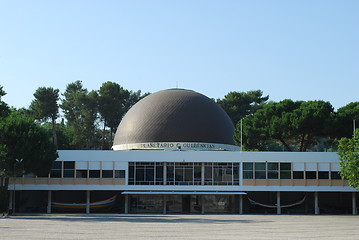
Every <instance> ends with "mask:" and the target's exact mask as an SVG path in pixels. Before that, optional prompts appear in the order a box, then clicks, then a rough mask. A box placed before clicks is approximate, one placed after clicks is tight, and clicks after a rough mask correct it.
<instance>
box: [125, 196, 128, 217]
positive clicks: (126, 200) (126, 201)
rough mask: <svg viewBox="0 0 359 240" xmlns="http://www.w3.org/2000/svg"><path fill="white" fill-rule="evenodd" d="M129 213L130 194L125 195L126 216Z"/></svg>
mask: <svg viewBox="0 0 359 240" xmlns="http://www.w3.org/2000/svg"><path fill="white" fill-rule="evenodd" d="M127 213H128V194H126V195H125V214H127Z"/></svg>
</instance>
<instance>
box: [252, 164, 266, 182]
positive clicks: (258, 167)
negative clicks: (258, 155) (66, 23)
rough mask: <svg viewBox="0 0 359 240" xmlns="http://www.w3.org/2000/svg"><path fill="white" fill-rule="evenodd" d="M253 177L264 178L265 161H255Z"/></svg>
mask: <svg viewBox="0 0 359 240" xmlns="http://www.w3.org/2000/svg"><path fill="white" fill-rule="evenodd" d="M254 167H255V175H254V176H255V177H254V178H255V179H266V178H267V176H266V164H265V163H255V164H254Z"/></svg>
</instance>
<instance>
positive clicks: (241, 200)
mask: <svg viewBox="0 0 359 240" xmlns="http://www.w3.org/2000/svg"><path fill="white" fill-rule="evenodd" d="M239 214H243V195H239Z"/></svg>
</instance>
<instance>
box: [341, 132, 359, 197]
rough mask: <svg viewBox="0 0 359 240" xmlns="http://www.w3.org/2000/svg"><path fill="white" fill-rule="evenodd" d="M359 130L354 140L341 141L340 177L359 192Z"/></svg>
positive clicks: (345, 139)
mask: <svg viewBox="0 0 359 240" xmlns="http://www.w3.org/2000/svg"><path fill="white" fill-rule="evenodd" d="M358 149H359V129H356V130H355V133H354V135H353V137H352V138H342V139H340V140H339V146H338V155H339V159H340V172H339V174H340V176H342V178H345V179H347V180H348V183H349V185H350V186H351V187H354V188H357V189H358V190H359V152H358Z"/></svg>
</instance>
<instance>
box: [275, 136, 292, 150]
mask: <svg viewBox="0 0 359 240" xmlns="http://www.w3.org/2000/svg"><path fill="white" fill-rule="evenodd" d="M278 140H279V141H280V142H281V143H282V144H283V145H284V147H285V148H286V149H287V151H288V152H292V149H291V148H290V147H289V146H288V144H287V143H286V142H285V141H284V140H283V139H282V138H279V139H278Z"/></svg>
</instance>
